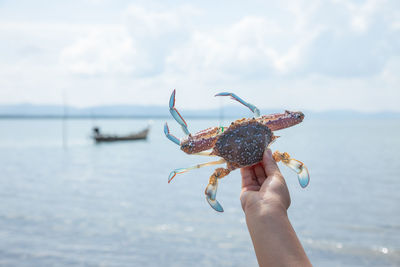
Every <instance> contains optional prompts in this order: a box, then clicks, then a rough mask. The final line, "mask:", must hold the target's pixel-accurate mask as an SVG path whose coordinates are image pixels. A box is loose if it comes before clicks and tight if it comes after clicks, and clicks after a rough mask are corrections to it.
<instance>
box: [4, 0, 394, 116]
mask: <svg viewBox="0 0 400 267" xmlns="http://www.w3.org/2000/svg"><path fill="white" fill-rule="evenodd" d="M94 4H95V5H97V6H96V8H101V7H102V6H103V4H101V3H100V4H98V3H97V2H96V3H94ZM89 5H90V1H89ZM199 5H200V6H199ZM263 5H264V6H263ZM104 6H105V7H109V6H110V4H109V3H107V4H104ZM255 6H256V5H253V4H248V5H247V6H246V8H243V6H242V5H229V6H225V5H212V6H211V5H209V4H207V2H204V3H203V2H202V3H201V4H200V3H199V4H198V6H171V7H168V8H167V7H166V6H163V5H162V4H159V3H157V2H152V3H147V4H146V3H144V4H143V5H140V6H139V5H130V6H125V7H121V8H119V9H115V10H114V11H110V12H115V13H114V14H113V16H112V17H113V18H114V19H113V20H112V24H110V20H108V22H107V21H104V22H102V21H96V22H92V23H91V22H90V20H82V21H74V24H71V23H67V22H65V21H63V20H62V19H60V20H59V21H58V22H56V23H54V22H52V21H48V22H46V21H45V20H40V21H32V22H28V21H25V22H24V21H19V20H15V21H5V22H1V21H0V49H1V50H2V51H3V52H4V53H3V55H4V56H3V61H2V62H1V63H0V67H1V68H2V70H3V71H2V73H1V74H0V86H1V88H3V89H2V91H0V99H6V100H5V101H3V102H7V101H9V102H18V101H21V100H23V101H31V102H58V101H59V97H58V96H57V93H55V92H54V88H60V87H63V88H65V89H66V90H67V93H68V95H69V100H70V101H71V102H70V103H71V104H74V105H80V106H85V105H96V104H110V103H130V104H165V102H166V101H165V99H168V97H169V94H170V90H171V89H172V88H175V87H176V88H177V89H178V92H179V98H180V99H181V100H180V102H179V103H180V106H181V107H184V108H190V107H191V108H206V107H210V106H213V105H215V101H210V99H212V95H213V94H214V93H216V92H217V91H220V90H233V91H235V92H237V93H238V94H240V95H242V96H247V97H246V98H249V99H250V101H252V100H259V99H267V100H264V101H262V102H261V101H260V102H261V104H260V103H258V105H259V106H260V107H282V106H283V105H286V107H287V108H291V107H293V108H294V107H298V108H301V109H315V110H317V109H318V110H321V109H334V108H351V109H356V110H384V109H392V110H400V108H399V107H397V106H396V105H395V104H394V102H393V99H396V97H397V98H398V97H400V92H398V90H397V88H398V86H399V83H400V81H399V80H398V79H397V76H396V74H397V73H398V65H399V63H398V62H400V58H399V56H398V55H399V52H400V37H399V36H400V34H399V29H400V27H399V26H398V25H399V24H400V23H399V21H400V12H399V9H398V8H397V4H396V2H394V1H389V0H388V1H384V2H379V1H374V0H368V1H362V2H348V1H343V0H332V1H319V0H308V1H296V2H293V1H280V2H279V3H277V2H266V3H258V5H257V9H256V8H255ZM235 8H237V10H235ZM82 12H83V11H82ZM82 12H81V13H82ZM101 12H102V14H105V15H107V10H102V11H101ZM82 14H84V12H83V13H82ZM87 14H91V13H90V12H89V10H88V11H87ZM66 16H67V15H66ZM96 18H98V16H97V17H96ZM115 18H118V19H115ZM49 74H51V75H49ZM32 81H33V82H32ZM376 88H380V89H381V92H384V94H383V95H378V96H377V93H376ZM46 92H47V93H46ZM139 95H140V97H138V96H139ZM194 96H196V97H195V100H196V101H193V99H194ZM393 96H396V97H393ZM57 97H58V98H57ZM18 99H20V100H18ZM29 99H30V100H29ZM378 100H379V101H378ZM254 102H256V101H254Z"/></svg>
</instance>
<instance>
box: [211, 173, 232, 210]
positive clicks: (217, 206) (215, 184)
mask: <svg viewBox="0 0 400 267" xmlns="http://www.w3.org/2000/svg"><path fill="white" fill-rule="evenodd" d="M230 172H231V171H230V170H228V169H224V168H218V169H215V171H214V173H213V174H212V175H211V177H210V181H209V183H208V185H207V187H206V191H205V194H206V200H207V202H208V204H210V206H211V207H212V208H213V209H214V210H216V211H218V212H223V211H224V209H223V208H222V206H221V204H219V202H218V200H216V199H215V198H216V195H217V188H218V179H221V178H222V177H224V176H226V175H228V174H229V173H230Z"/></svg>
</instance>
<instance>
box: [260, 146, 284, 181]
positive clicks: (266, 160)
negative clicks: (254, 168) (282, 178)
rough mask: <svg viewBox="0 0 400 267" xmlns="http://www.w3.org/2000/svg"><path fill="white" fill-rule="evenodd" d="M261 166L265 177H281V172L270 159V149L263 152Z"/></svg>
mask: <svg viewBox="0 0 400 267" xmlns="http://www.w3.org/2000/svg"><path fill="white" fill-rule="evenodd" d="M262 165H263V167H264V170H265V174H266V175H267V177H270V176H273V175H276V174H279V175H281V171H280V170H279V168H278V165H277V164H276V162H275V160H274V159H273V158H272V152H271V149H269V148H268V149H266V150H265V151H264V155H263V160H262Z"/></svg>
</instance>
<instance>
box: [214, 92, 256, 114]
mask: <svg viewBox="0 0 400 267" xmlns="http://www.w3.org/2000/svg"><path fill="white" fill-rule="evenodd" d="M215 96H230V97H231V98H232V99H234V100H236V101H238V102H239V103H241V104H242V105H245V106H246V107H248V108H249V109H250V110H251V111H252V112H253V113H254V114H255V115H256V117H260V110H259V109H258V108H257V107H256V106H254V105H253V104H250V103H247V102H246V101H244V100H243V99H241V98H240V97H238V96H237V95H235V94H234V93H229V92H222V93H219V94H216V95H215Z"/></svg>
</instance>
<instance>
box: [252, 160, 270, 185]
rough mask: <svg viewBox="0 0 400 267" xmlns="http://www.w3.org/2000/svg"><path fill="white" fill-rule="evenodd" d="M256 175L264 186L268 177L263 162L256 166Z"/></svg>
mask: <svg viewBox="0 0 400 267" xmlns="http://www.w3.org/2000/svg"><path fill="white" fill-rule="evenodd" d="M254 173H255V175H256V179H257V182H258V183H259V184H260V185H262V184H263V183H264V181H265V179H267V176H266V174H265V171H264V167H263V164H262V163H261V162H260V163H258V164H256V165H255V166H254Z"/></svg>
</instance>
